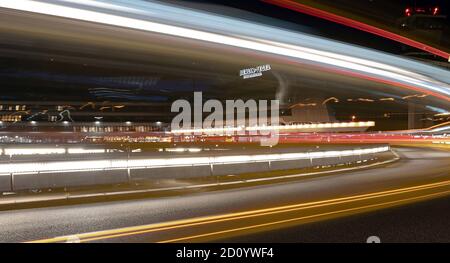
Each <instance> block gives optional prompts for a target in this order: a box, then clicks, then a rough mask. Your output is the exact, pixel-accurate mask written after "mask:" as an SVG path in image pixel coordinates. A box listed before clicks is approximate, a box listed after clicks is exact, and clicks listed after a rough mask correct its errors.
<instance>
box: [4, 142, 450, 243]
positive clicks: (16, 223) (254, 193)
mask: <svg viewBox="0 0 450 263" xmlns="http://www.w3.org/2000/svg"><path fill="white" fill-rule="evenodd" d="M396 151H397V152H398V153H399V155H400V156H401V158H402V159H401V160H400V161H398V162H395V163H392V164H388V165H386V166H384V167H382V168H375V169H369V170H359V171H353V172H346V173H337V174H330V175H329V176H325V177H318V178H309V179H304V180H301V181H298V182H289V183H280V184H273V185H264V186H255V187H249V188H239V189H233V190H225V191H215V192H201V193H196V194H192V195H188V196H173V197H165V198H155V199H146V200H131V201H130V200H127V201H116V202H105V203H94V204H83V205H73V206H63V207H50V208H37V209H26V210H15V211H4V212H1V213H0V241H3V242H24V241H35V240H42V239H49V238H54V237H60V236H71V237H70V240H72V241H78V240H80V239H81V241H86V242H87V241H100V242H102V241H106V242H144V241H146V242H161V241H174V242H176V241H186V242H190V241H214V240H217V239H219V238H230V237H233V236H236V235H243V234H248V233H254V232H260V231H263V230H273V229H274V228H275V229H277V228H279V227H284V226H288V225H293V224H294V225H297V224H301V223H307V222H314V221H317V220H321V219H327V218H332V217H335V216H340V215H349V214H354V213H358V212H362V211H366V210H367V209H369V210H371V209H378V208H384V207H386V206H390V205H397V204H402V203H404V202H414V201H419V200H421V198H417V197H418V196H425V198H432V197H439V196H442V195H446V194H447V192H449V191H450V181H449V180H450V172H449V171H450V170H449V167H450V152H448V151H447V152H446V151H439V150H433V149H425V148H398V149H396ZM412 186H416V187H415V188H414V187H412ZM396 189H397V190H396ZM398 189H400V190H398ZM387 190H392V191H387ZM371 193H372V194H371ZM373 193H376V194H373ZM350 196H351V197H350ZM406 199H408V200H406ZM399 200H404V201H399ZM405 200H406V201H405ZM369 206H370V207H369ZM361 207H365V208H362V209H361ZM258 209H265V210H258ZM344 210H345V211H344ZM246 211H247V212H246ZM249 211H250V212H249ZM339 211H341V212H342V211H343V212H342V213H341V212H339ZM299 213H300V214H299ZM199 217H201V218H199ZM299 217H302V218H301V219H298V218H299ZM296 218H297V219H296ZM182 219H184V220H185V221H174V220H182ZM283 220H284V221H285V222H282V221H283ZM289 220H291V221H289ZM271 222H272V223H273V222H281V223H279V224H273V225H270V223H271ZM256 225H259V227H255V226H256ZM131 226H137V227H134V228H130V227H131ZM417 227H420V225H418V226H417ZM236 229H237V230H236ZM100 230H108V231H107V232H101V233H89V232H93V231H100ZM235 230H236V231H235ZM81 233H89V234H84V235H83V234H81ZM75 234H77V235H76V236H74V235H75ZM78 234H80V235H78ZM44 241H67V237H64V238H57V239H50V240H44Z"/></svg>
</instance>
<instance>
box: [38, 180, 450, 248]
mask: <svg viewBox="0 0 450 263" xmlns="http://www.w3.org/2000/svg"><path fill="white" fill-rule="evenodd" d="M449 186H450V181H442V182H437V183H429V184H424V185H417V186H411V187H403V188H398V189H392V190H386V191H380V192H374V193H367V194H360V195H354V196H348V197H340V198H332V199H327V200H321V201H314V202H308V203H301V204H294V205H285V206H277V207H271V208H265V209H258V210H252V211H245V212H237V213H229V214H223V215H213V216H205V217H198V218H190V219H182V220H175V221H170V222H163V223H154V224H149V225H141V226H132V227H124V228H118V229H111V230H103V231H97V232H90V233H83V234H77V235H69V236H61V237H55V238H49V239H41V240H35V241H30V243H53V242H66V241H68V240H70V239H72V238H73V237H74V236H76V238H78V239H79V241H80V242H91V241H96V240H105V239H113V238H119V237H125V236H133V235H142V234H147V233H156V232H163V231H169V230H178V229H182V228H190V227H198V226H207V227H208V229H209V231H206V233H203V234H198V235H191V236H183V237H177V238H172V239H166V240H162V241H159V242H180V241H186V240H193V239H196V238H200V237H207V236H215V235H220V234H224V233H230V232H238V231H243V230H248V229H253V228H261V227H264V226H269V225H280V224H284V223H288V222H297V221H300V220H305V219H314V218H319V217H324V216H330V215H339V214H345V213H349V212H358V211H364V210H368V209H369V210H370V209H376V208H381V207H387V206H393V205H398V204H404V203H408V202H413V201H418V200H424V199H427V198H432V197H438V196H443V195H447V194H448V193H449V192H450V190H449V189H448V187H449ZM411 195H413V196H412V197H411ZM380 199H381V200H380ZM359 202H360V203H359ZM367 202H372V203H370V204H367ZM342 205H351V207H349V208H339V206H342ZM333 208H334V209H333ZM312 209H330V210H329V211H328V210H326V212H324V210H318V211H316V210H313V211H311V213H310V214H303V216H301V217H293V218H287V219H283V220H276V221H271V220H269V221H268V222H266V223H263V224H258V223H257V224H250V225H246V226H245V227H238V228H234V227H232V225H231V224H230V223H231V222H233V221H239V222H242V221H243V220H249V221H255V220H256V219H257V218H267V217H268V216H274V215H280V214H281V215H282V214H286V213H292V212H299V211H300V212H302V211H303V213H305V212H307V210H312ZM288 215H289V214H288ZM217 223H226V226H228V228H226V229H225V230H220V231H212V225H213V224H217Z"/></svg>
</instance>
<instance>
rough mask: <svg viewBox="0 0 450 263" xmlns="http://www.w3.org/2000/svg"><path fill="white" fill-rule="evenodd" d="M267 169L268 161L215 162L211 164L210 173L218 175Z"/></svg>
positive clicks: (265, 170) (264, 170)
mask: <svg viewBox="0 0 450 263" xmlns="http://www.w3.org/2000/svg"><path fill="white" fill-rule="evenodd" d="M269 170H270V169H269V162H255V163H235V164H215V165H213V172H212V174H213V175H216V176H220V175H230V174H243V173H258V172H267V171H269Z"/></svg>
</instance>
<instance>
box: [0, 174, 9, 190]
mask: <svg viewBox="0 0 450 263" xmlns="http://www.w3.org/2000/svg"><path fill="white" fill-rule="evenodd" d="M11 189H12V187H11V174H0V192H9V191H11Z"/></svg>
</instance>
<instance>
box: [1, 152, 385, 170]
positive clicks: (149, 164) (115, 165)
mask: <svg viewBox="0 0 450 263" xmlns="http://www.w3.org/2000/svg"><path fill="white" fill-rule="evenodd" d="M386 151H389V146H381V147H373V148H366V149H354V150H342V151H320V152H300V153H278V154H259V155H233V156H214V157H188V158H151V159H111V160H86V161H60V162H30V163H1V164H0V171H1V172H0V174H11V173H13V174H17V173H21V174H23V173H64V172H83V171H102V170H117V169H137V168H161V167H183V166H199V165H214V164H216V165H217V164H239V163H252V162H268V161H288V160H301V159H319V158H330V157H341V156H357V155H364V154H373V153H380V152H386Z"/></svg>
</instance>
